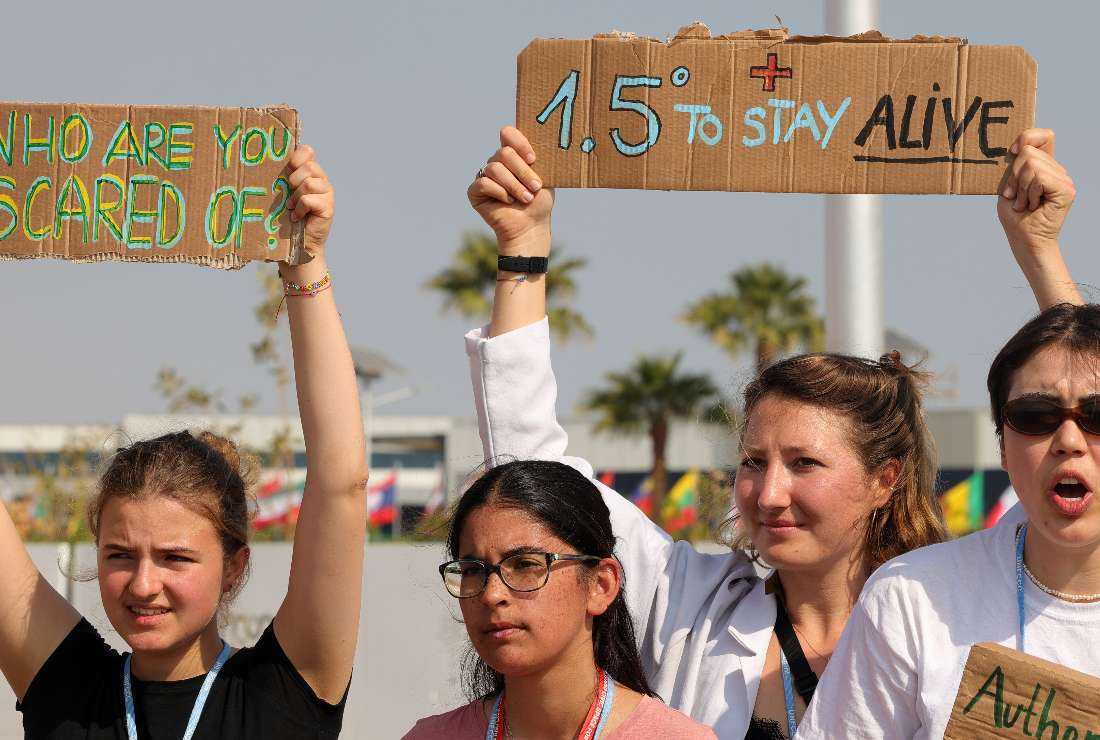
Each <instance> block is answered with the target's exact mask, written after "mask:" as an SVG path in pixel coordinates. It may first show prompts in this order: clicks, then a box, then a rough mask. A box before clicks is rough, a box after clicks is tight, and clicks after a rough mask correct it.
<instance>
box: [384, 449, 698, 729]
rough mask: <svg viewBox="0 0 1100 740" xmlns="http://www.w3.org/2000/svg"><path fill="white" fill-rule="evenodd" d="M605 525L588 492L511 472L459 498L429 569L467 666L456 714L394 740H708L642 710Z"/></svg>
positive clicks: (570, 480) (530, 469)
mask: <svg viewBox="0 0 1100 740" xmlns="http://www.w3.org/2000/svg"><path fill="white" fill-rule="evenodd" d="M614 546H615V536H614V534H612V531H611V519H610V517H609V514H608V510H607V506H605V505H604V503H603V500H602V499H601V498H600V493H599V491H597V490H596V487H595V486H594V485H593V484H592V482H591V481H590V480H588V479H587V478H586V477H584V476H583V475H581V474H580V473H578V472H577V471H576V470H574V469H573V468H570V467H568V466H566V465H563V464H561V463H555V462H541V461H515V462H511V463H508V464H505V465H500V466H498V467H496V468H493V469H491V470H489V471H487V472H486V473H485V474H484V475H482V476H481V477H480V478H479V479H478V480H476V481H475V482H474V483H473V485H472V486H470V488H469V489H468V490H467V491H466V492H465V493H464V494H463V495H462V497H461V498H460V499H459V501H458V504H457V505H456V507H455V510H454V514H453V516H452V519H451V525H450V531H449V532H448V536H447V549H448V551H449V552H450V555H451V558H452V559H451V560H450V561H448V562H446V563H443V564H442V565H441V566H440V567H439V573H440V575H441V576H442V578H443V586H444V587H445V588H446V590H447V591H448V593H450V595H451V596H453V597H455V598H456V599H458V602H459V607H460V608H461V610H462V617H463V621H464V622H465V624H466V631H467V633H468V634H469V636H470V642H471V645H472V648H473V650H474V652H473V653H472V654H471V655H470V656H469V659H468V661H467V662H466V664H465V666H464V669H465V670H464V680H465V686H464V688H465V691H466V694H467V696H468V697H469V698H470V699H471V700H472V701H471V702H470V703H469V704H467V705H465V706H463V707H460V708H458V709H455V710H453V711H451V712H447V713H446V714H441V715H437V716H434V717H428V718H425V719H422V720H420V721H419V722H417V723H416V725H415V726H414V727H413V728H412V730H410V731H409V733H408V734H406V735H405V740H427V739H428V738H447V739H448V740H481V739H482V738H485V739H486V740H494V739H496V738H511V737H515V738H567V739H572V738H574V737H576V738H584V739H585V740H594V739H595V738H603V739H604V740H635V739H637V740H641V738H655V737H664V738H673V737H674V738H684V740H695V739H698V740H705V739H706V738H714V733H713V732H711V730H710V729H708V728H706V727H704V726H703V725H700V724H698V723H696V722H694V721H692V720H690V719H688V718H687V717H685V716H684V715H682V714H680V713H679V712H677V711H675V710H673V709H669V708H668V707H667V706H665V705H664V704H663V703H662V702H661V701H660V700H659V699H657V698H655V695H654V693H653V690H652V689H651V688H650V686H649V682H648V681H647V679H646V677H645V673H644V671H643V670H642V664H641V660H640V659H639V657H638V648H637V646H636V645H635V642H634V628H633V625H632V623H631V619H630V614H629V613H628V612H627V609H626V599H625V595H624V589H625V588H626V583H625V578H628V577H629V574H625V576H624V574H623V572H622V569H621V567H620V566H619V562H618V561H617V560H616V558H615V556H614V554H613V549H614Z"/></svg>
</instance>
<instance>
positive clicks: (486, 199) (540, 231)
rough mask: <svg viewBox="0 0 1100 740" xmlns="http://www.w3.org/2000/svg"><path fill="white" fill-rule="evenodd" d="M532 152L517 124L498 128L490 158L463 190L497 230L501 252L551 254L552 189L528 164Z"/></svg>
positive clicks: (530, 254) (539, 255) (541, 255)
mask: <svg viewBox="0 0 1100 740" xmlns="http://www.w3.org/2000/svg"><path fill="white" fill-rule="evenodd" d="M534 163H535V152H534V150H533V149H532V148H531V144H530V143H529V142H528V141H527V137H526V136H524V135H523V134H522V133H521V132H520V131H519V130H518V129H516V128H513V127H512V126H505V127H504V128H502V129H501V130H500V149H498V150H497V151H496V153H495V154H493V156H492V157H490V158H489V162H488V164H486V165H485V167H483V168H482V169H481V170H480V171H479V172H478V176H477V177H476V178H475V179H474V182H473V184H472V185H470V188H469V190H467V191H466V195H467V196H468V197H469V199H470V205H472V206H473V207H474V210H475V211H477V212H478V215H480V216H481V217H482V218H483V219H484V220H485V223H486V224H488V225H489V228H491V229H492V230H493V233H495V234H496V237H497V243H498V245H499V249H500V253H501V254H502V255H522V256H524V257H546V256H547V255H549V254H550V212H551V211H552V210H553V208H554V191H553V190H551V189H549V188H544V187H542V181H541V179H540V178H539V176H538V175H537V174H536V173H535V171H534V170H533V169H532V168H531V166H530V165H532V164H534Z"/></svg>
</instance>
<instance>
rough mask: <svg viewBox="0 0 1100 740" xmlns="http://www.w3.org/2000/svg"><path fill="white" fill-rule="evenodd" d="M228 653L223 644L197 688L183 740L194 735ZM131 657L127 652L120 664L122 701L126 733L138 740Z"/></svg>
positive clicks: (228, 648)
mask: <svg viewBox="0 0 1100 740" xmlns="http://www.w3.org/2000/svg"><path fill="white" fill-rule="evenodd" d="M229 653H230V647H229V645H228V644H224V645H223V647H222V651H221V652H220V653H219V654H218V659H217V660H215V661H214V666H213V667H212V668H211V669H210V672H209V673H207V674H206V679H205V680H203V682H202V688H201V689H199V695H198V696H197V697H196V698H195V706H194V707H192V708H191V716H190V717H189V718H188V720H187V729H186V730H185V731H184V733H183V740H191V738H192V736H194V734H195V728H197V727H198V726H199V717H201V716H202V709H203V706H205V705H206V700H207V699H208V698H210V689H212V688H213V686H214V681H215V680H216V679H217V677H218V672H219V671H221V669H222V666H224V665H225V661H227V660H228V659H229ZM133 657H134V656H133V654H132V653H130V654H128V655H127V656H126V660H125V661H124V662H123V664H122V701H123V705H124V707H125V709H126V735H127V737H129V740H138V732H137V713H136V712H135V710H134V690H133V686H132V679H131V677H130V675H131V673H130V660H131V659H132V658H133Z"/></svg>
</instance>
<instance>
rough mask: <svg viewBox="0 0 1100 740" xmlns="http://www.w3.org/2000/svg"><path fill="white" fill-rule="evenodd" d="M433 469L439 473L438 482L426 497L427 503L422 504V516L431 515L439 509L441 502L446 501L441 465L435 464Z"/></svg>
mask: <svg viewBox="0 0 1100 740" xmlns="http://www.w3.org/2000/svg"><path fill="white" fill-rule="evenodd" d="M435 469H436V471H437V472H438V473H439V483H437V484H436V486H435V488H434V489H433V490H432V494H431V495H430V496H429V497H428V501H427V503H425V504H424V516H431V515H432V514H434V513H435V512H437V511H439V509H441V508H442V507H443V504H445V503H447V480H446V476H445V475H443V467H442V466H440V465H436V466H435Z"/></svg>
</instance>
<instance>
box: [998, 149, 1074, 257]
mask: <svg viewBox="0 0 1100 740" xmlns="http://www.w3.org/2000/svg"><path fill="white" fill-rule="evenodd" d="M1011 151H1012V152H1013V154H1015V155H1016V159H1015V160H1014V161H1013V163H1012V168H1011V169H1010V170H1009V172H1008V173H1007V175H1006V178H1005V185H1004V188H1003V190H1002V191H1001V197H1000V198H999V199H998V201H997V215H998V216H999V217H1000V219H1001V225H1002V226H1004V230H1005V235H1006V236H1007V237H1008V241H1009V243H1010V244H1011V245H1012V249H1013V251H1018V250H1028V251H1031V252H1038V251H1041V250H1044V249H1048V248H1050V247H1051V246H1053V247H1055V248H1057V246H1058V236H1059V234H1061V231H1062V225H1063V224H1064V223H1065V220H1066V215H1067V214H1068V213H1069V209H1070V206H1072V205H1073V200H1074V198H1076V196H1077V190H1076V188H1075V187H1074V185H1073V180H1072V179H1071V178H1070V176H1069V173H1067V172H1066V168H1065V167H1063V166H1062V165H1061V164H1059V163H1058V160H1056V159H1055V158H1054V132H1053V131H1051V130H1050V129H1038V128H1033V129H1028V130H1027V131H1024V132H1023V133H1021V134H1020V136H1019V138H1017V139H1016V142H1015V143H1014V144H1013V145H1012V149H1011Z"/></svg>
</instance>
